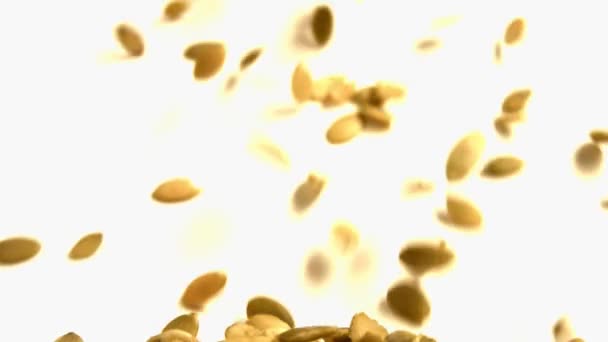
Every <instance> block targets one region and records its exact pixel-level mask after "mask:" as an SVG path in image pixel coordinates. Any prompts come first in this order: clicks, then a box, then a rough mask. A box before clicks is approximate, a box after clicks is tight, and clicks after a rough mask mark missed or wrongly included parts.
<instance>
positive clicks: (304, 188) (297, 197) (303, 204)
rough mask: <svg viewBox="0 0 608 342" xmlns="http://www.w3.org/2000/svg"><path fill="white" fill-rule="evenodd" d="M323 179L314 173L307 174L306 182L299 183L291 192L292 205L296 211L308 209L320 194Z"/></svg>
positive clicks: (323, 183) (323, 185)
mask: <svg viewBox="0 0 608 342" xmlns="http://www.w3.org/2000/svg"><path fill="white" fill-rule="evenodd" d="M324 187H325V180H324V179H323V178H321V177H319V176H317V175H315V174H309V175H308V178H307V179H306V182H304V183H302V184H300V186H298V188H297V189H296V191H295V192H294V194H293V207H294V209H295V210H296V211H303V210H306V209H308V208H309V207H310V206H311V205H312V204H313V203H314V202H315V201H316V200H317V198H319V195H321V191H323V188H324Z"/></svg>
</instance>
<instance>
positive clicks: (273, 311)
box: [247, 296, 295, 328]
mask: <svg viewBox="0 0 608 342" xmlns="http://www.w3.org/2000/svg"><path fill="white" fill-rule="evenodd" d="M258 314H268V315H273V316H275V317H277V318H279V319H280V320H281V321H283V322H285V323H287V324H288V325H289V326H290V327H291V328H293V327H295V322H294V320H293V317H292V316H291V313H289V310H287V308H285V306H283V304H281V303H279V302H278V301H276V300H274V299H272V298H270V297H266V296H257V297H254V298H251V299H250V300H249V302H248V303H247V318H249V317H252V316H255V315H258Z"/></svg>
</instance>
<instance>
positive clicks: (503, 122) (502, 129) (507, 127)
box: [494, 116, 513, 138]
mask: <svg viewBox="0 0 608 342" xmlns="http://www.w3.org/2000/svg"><path fill="white" fill-rule="evenodd" d="M494 129H495V130H496V133H498V134H499V135H500V136H501V137H503V138H509V137H511V135H512V134H513V131H512V129H511V123H510V121H509V120H507V119H506V118H505V117H504V116H499V117H497V118H496V119H494Z"/></svg>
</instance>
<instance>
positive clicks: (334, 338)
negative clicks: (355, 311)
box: [323, 328, 352, 342]
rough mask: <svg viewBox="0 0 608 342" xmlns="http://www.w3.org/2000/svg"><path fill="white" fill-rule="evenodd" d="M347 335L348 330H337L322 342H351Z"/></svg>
mask: <svg viewBox="0 0 608 342" xmlns="http://www.w3.org/2000/svg"><path fill="white" fill-rule="evenodd" d="M349 333H350V329H349V328H338V330H337V331H336V332H335V333H334V334H332V335H330V336H326V337H323V342H352V341H351V340H350V336H349Z"/></svg>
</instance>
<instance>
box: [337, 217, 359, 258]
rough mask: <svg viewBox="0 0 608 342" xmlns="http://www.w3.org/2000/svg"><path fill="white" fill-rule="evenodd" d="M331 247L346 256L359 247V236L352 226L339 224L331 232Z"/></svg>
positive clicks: (343, 223) (344, 223)
mask: <svg viewBox="0 0 608 342" xmlns="http://www.w3.org/2000/svg"><path fill="white" fill-rule="evenodd" d="M331 237H332V242H333V245H334V246H335V247H336V248H337V249H338V250H339V251H340V252H341V253H342V254H346V253H349V252H352V251H354V250H355V249H357V246H358V245H359V234H358V233H357V230H356V229H355V227H353V226H352V225H350V224H348V223H346V222H339V223H337V224H335V225H334V227H333V228H332V231H331Z"/></svg>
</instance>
